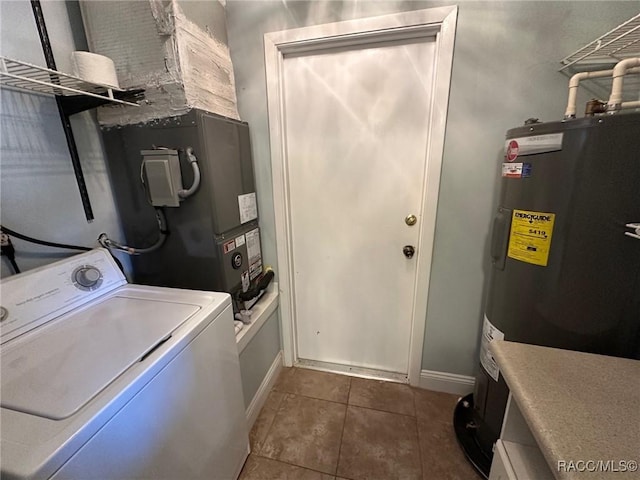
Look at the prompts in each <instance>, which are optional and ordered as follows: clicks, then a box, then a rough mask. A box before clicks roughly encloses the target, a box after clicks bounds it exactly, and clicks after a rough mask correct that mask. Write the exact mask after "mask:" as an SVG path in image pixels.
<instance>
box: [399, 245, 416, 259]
mask: <svg viewBox="0 0 640 480" xmlns="http://www.w3.org/2000/svg"><path fill="white" fill-rule="evenodd" d="M402 253H404V256H405V257H407V258H412V257H413V255H414V254H415V253H416V249H415V248H414V247H413V245H405V246H404V248H403V249H402Z"/></svg>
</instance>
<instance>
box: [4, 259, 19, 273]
mask: <svg viewBox="0 0 640 480" xmlns="http://www.w3.org/2000/svg"><path fill="white" fill-rule="evenodd" d="M7 259H8V260H9V263H10V264H11V267H12V268H13V273H20V267H18V264H17V263H16V259H15V258H12V257H7Z"/></svg>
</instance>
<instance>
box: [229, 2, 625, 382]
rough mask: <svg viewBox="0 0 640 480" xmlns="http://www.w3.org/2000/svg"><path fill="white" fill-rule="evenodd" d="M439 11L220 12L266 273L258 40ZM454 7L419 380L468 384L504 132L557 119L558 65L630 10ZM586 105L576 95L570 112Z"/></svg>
mask: <svg viewBox="0 0 640 480" xmlns="http://www.w3.org/2000/svg"><path fill="white" fill-rule="evenodd" d="M447 4H452V2H429V1H411V2H409V1H395V2H387V1H312V2H304V1H302V2H269V1H245V0H242V1H233V0H229V1H228V2H227V7H226V9H227V33H228V37H229V47H230V49H231V57H232V60H233V63H234V69H235V76H236V88H237V93H238V109H239V111H240V115H241V117H242V119H243V120H245V121H248V122H249V124H250V125H251V137H252V142H253V151H254V162H255V172H256V180H257V189H258V201H259V206H260V216H261V222H260V226H261V228H262V239H263V250H264V258H265V261H266V262H267V263H273V264H275V263H276V248H275V223H274V214H273V193H272V188H271V164H270V154H269V137H268V120H267V107H266V87H265V76H264V75H265V74H264V57H263V55H264V54H263V34H264V33H266V32H271V31H278V30H284V29H288V28H296V27H301V26H306V25H314V24H321V23H327V22H335V21H340V20H348V19H353V18H361V17H365V16H373V15H382V14H388V13H396V12H399V11H405V10H415V9H421V8H429V7H434V6H441V5H447ZM458 5H459V6H460V8H459V13H458V27H457V34H456V45H455V52H454V61H453V76H452V81H451V92H450V102H449V116H448V124H447V133H446V139H445V151H444V163H443V169H442V177H441V184H440V197H439V203H438V217H437V224H436V238H435V247H434V252H433V265H432V272H431V287H430V292H429V305H428V312H427V322H426V331H425V348H424V352H423V368H424V369H428V370H436V371H444V372H450V373H457V374H463V375H472V374H473V373H474V371H475V366H476V356H477V354H476V349H477V342H478V334H479V326H480V322H481V317H482V311H483V304H484V302H483V297H484V285H485V282H486V279H487V275H488V271H489V264H488V261H487V249H488V246H487V244H488V235H489V225H490V222H491V219H492V216H493V210H494V208H495V206H496V201H497V200H496V199H497V185H498V180H499V164H500V162H501V148H502V145H503V139H504V135H505V132H506V130H507V129H508V128H511V127H514V126H517V125H520V124H522V122H523V121H524V120H525V119H527V118H529V117H532V116H534V117H539V118H540V119H542V120H557V119H561V118H562V115H563V112H564V107H565V105H566V86H567V78H566V77H565V76H563V75H562V74H560V73H558V72H557V69H558V67H559V61H560V59H561V58H562V57H564V56H565V55H567V54H569V53H571V52H573V51H574V50H576V49H577V48H579V47H581V46H582V45H584V44H586V43H588V42H589V41H591V40H593V39H594V38H596V37H598V36H599V35H601V34H602V33H605V32H606V31H608V30H609V29H611V28H613V27H614V26H616V25H618V24H620V23H622V22H623V21H625V20H627V19H628V18H630V17H631V16H633V15H635V14H637V4H636V3H635V2H564V1H562V2H521V1H510V2H498V1H495V2H459V3H458ZM586 98H587V97H586V95H584V94H583V95H582V97H581V98H580V99H579V105H582V104H583V102H584V101H585V100H586ZM301 101H304V100H303V99H301ZM580 108H582V107H580Z"/></svg>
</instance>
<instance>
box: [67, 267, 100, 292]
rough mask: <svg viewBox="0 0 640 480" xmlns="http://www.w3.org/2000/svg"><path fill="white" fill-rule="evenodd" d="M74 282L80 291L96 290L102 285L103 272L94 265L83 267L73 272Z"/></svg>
mask: <svg viewBox="0 0 640 480" xmlns="http://www.w3.org/2000/svg"><path fill="white" fill-rule="evenodd" d="M72 280H73V283H74V285H75V286H76V287H78V288H79V289H80V290H95V289H96V288H98V287H99V286H100V284H101V283H102V272H100V270H98V269H97V268H96V267H94V266H92V265H83V266H81V267H78V268H76V269H75V270H74V271H73V274H72Z"/></svg>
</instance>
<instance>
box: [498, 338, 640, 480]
mask: <svg viewBox="0 0 640 480" xmlns="http://www.w3.org/2000/svg"><path fill="white" fill-rule="evenodd" d="M490 348H491V351H492V353H493V356H494V358H495V359H496V362H497V363H498V366H499V367H500V372H501V374H502V375H503V376H504V379H505V381H506V382H507V385H508V386H509V389H510V391H511V394H512V395H513V397H514V399H515V400H516V402H517V403H518V406H519V408H520V411H521V412H522V415H523V417H524V418H525V420H526V422H527V424H528V426H529V428H530V430H531V432H532V434H533V436H534V437H535V439H536V441H537V443H538V446H539V447H540V450H541V451H542V454H543V455H544V457H545V459H546V461H547V463H548V464H549V467H550V469H551V471H552V472H553V473H554V475H555V476H556V478H558V479H562V480H564V479H582V480H585V479H596V478H598V479H600V478H602V479H605V478H611V479H618V480H624V479H632V478H633V479H637V478H640V472H639V471H637V470H636V471H635V472H632V471H627V472H623V471H621V469H624V468H625V467H624V466H623V464H621V463H619V462H629V461H631V462H636V463H635V465H636V466H637V462H640V361H638V360H629V359H623V358H616V357H607V356H603V355H594V354H589V353H582V352H574V351H569V350H559V349H555V348H547V347H540V346H535V345H526V344H521V343H514V342H506V341H500V340H496V341H493V342H491V346H490ZM578 461H582V462H589V461H593V462H598V461H602V462H608V461H611V462H612V463H611V464H610V467H611V468H617V469H618V470H619V471H618V472H616V471H609V472H604V471H603V469H602V468H600V469H598V466H597V464H595V463H583V464H577V463H576V462H578ZM558 462H565V464H564V466H563V467H561V468H559V463H558ZM570 462H574V463H573V465H574V466H578V467H580V466H581V467H582V468H585V467H586V468H589V467H593V468H595V469H596V470H598V471H595V472H589V471H583V472H579V471H571V470H572V468H571V465H572V464H571V463H570ZM629 465H630V466H631V467H632V466H633V463H631V464H629Z"/></svg>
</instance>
